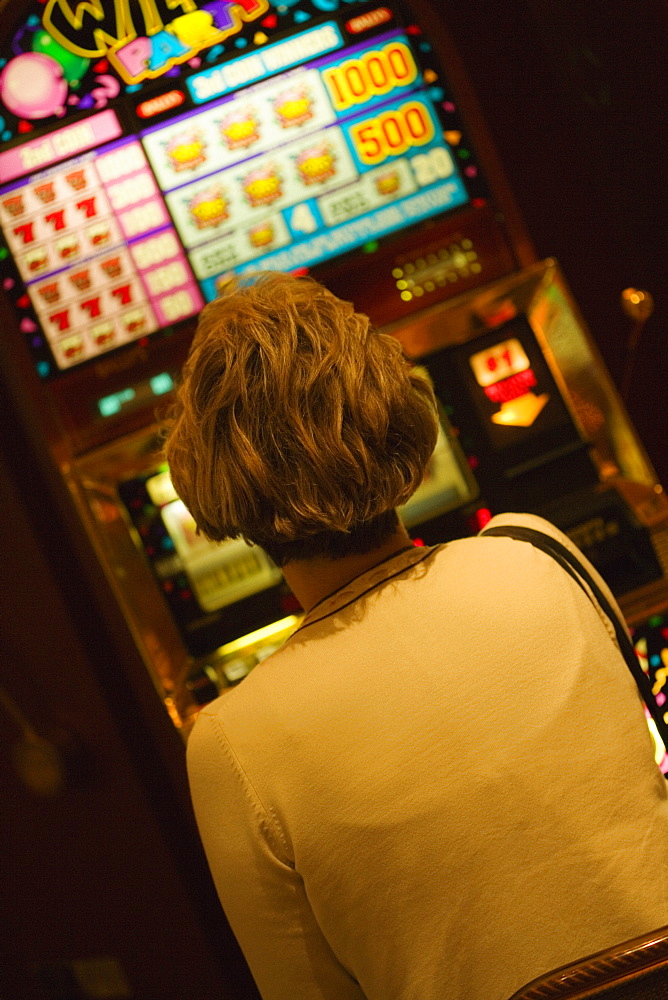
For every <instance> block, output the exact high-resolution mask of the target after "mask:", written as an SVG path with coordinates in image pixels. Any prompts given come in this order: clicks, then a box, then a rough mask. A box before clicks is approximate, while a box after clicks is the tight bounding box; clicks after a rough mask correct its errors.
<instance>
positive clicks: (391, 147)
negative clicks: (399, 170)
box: [350, 101, 434, 164]
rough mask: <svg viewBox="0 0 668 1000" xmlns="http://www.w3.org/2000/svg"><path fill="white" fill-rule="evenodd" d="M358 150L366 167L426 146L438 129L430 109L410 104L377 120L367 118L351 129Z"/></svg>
mask: <svg viewBox="0 0 668 1000" xmlns="http://www.w3.org/2000/svg"><path fill="white" fill-rule="evenodd" d="M350 135H351V137H352V140H353V142H354V144H355V149H356V150H357V154H358V156H359V158H360V160H361V161H362V162H363V163H369V164H376V163H382V161H383V160H385V159H387V157H388V156H399V155H400V154H401V153H405V152H406V150H407V149H410V147H411V146H424V145H425V144H426V143H428V142H431V140H432V139H433V138H434V126H433V123H432V120H431V116H430V114H429V112H428V111H427V108H426V107H425V106H424V104H422V103H421V102H420V101H409V102H408V103H407V104H402V106H401V107H400V108H395V109H394V110H392V111H385V112H384V113H383V114H382V115H378V117H377V118H366V119H365V120H364V121H362V122H357V124H355V125H353V126H352V127H351V129H350Z"/></svg>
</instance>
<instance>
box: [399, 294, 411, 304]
mask: <svg viewBox="0 0 668 1000" xmlns="http://www.w3.org/2000/svg"><path fill="white" fill-rule="evenodd" d="M401 297H402V299H403V300H404V302H410V300H411V299H412V298H413V295H412V294H411V292H402V293H401Z"/></svg>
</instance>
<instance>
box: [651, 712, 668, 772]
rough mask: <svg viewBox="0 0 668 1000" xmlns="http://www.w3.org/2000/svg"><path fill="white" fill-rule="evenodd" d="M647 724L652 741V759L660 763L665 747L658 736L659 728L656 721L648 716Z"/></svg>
mask: <svg viewBox="0 0 668 1000" xmlns="http://www.w3.org/2000/svg"><path fill="white" fill-rule="evenodd" d="M647 726H648V728H649V731H650V734H651V737H652V740H653V742H654V760H655V761H656V763H657V764H660V763H661V761H662V760H663V758H664V756H665V753H666V748H665V746H664V745H663V740H662V739H661V737H660V736H659V730H658V729H657V728H656V722H655V721H654V719H652V718H648V719H647Z"/></svg>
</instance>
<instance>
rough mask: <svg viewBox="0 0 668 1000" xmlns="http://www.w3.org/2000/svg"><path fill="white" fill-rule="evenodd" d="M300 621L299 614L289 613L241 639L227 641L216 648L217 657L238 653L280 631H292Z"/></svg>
mask: <svg viewBox="0 0 668 1000" xmlns="http://www.w3.org/2000/svg"><path fill="white" fill-rule="evenodd" d="M299 622H300V618H299V616H298V615H288V617H287V618H281V619H280V621H277V622H272V623H271V625H265V626H264V628H258V629H256V630H255V632H249V633H248V635H243V636H241V638H240V639H233V640H232V642H227V643H225V645H224V646H221V647H220V648H219V649H217V650H216V657H223V656H229V655H230V653H236V652H238V651H239V650H240V649H245V648H246V647H247V646H252V645H254V644H255V643H257V642H263V641H264V640H265V639H271V638H272V637H273V636H275V635H278V634H279V633H280V632H287V631H291V630H292V629H295V628H297V625H298V624H299Z"/></svg>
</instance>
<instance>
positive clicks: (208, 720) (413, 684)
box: [188, 515, 668, 1000]
mask: <svg viewBox="0 0 668 1000" xmlns="http://www.w3.org/2000/svg"><path fill="white" fill-rule="evenodd" d="M492 523H493V524H503V523H508V524H510V523H513V524H524V525H527V526H529V527H537V528H539V529H542V530H544V531H547V532H548V533H550V534H552V535H553V536H554V537H556V538H559V539H560V540H561V541H562V543H564V544H566V545H568V546H569V547H570V548H571V549H572V550H573V551H576V550H574V549H573V546H572V545H571V544H570V542H569V541H568V539H565V538H564V536H563V535H561V534H560V533H559V532H558V531H556V529H554V528H553V527H552V526H551V525H548V524H547V523H546V522H545V521H542V520H541V519H539V518H536V517H533V516H529V515H502V516H500V517H497V518H494V520H493V522H492ZM589 568H590V570H591V567H589ZM608 593H609V592H608ZM188 763H189V773H190V781H191V788H192V796H193V802H194V806H195V812H196V816H197V820H198V824H199V828H200V831H201V835H202V840H203V842H204V846H205V849H206V852H207V855H208V858H209V863H210V866H211V871H212V873H213V877H214V880H215V883H216V886H217V889H218V892H219V895H220V899H221V902H222V904H223V907H224V909H225V912H226V914H227V917H228V919H229V921H230V924H231V926H232V928H233V930H234V932H235V934H236V936H237V938H238V940H239V943H240V945H241V947H242V949H243V951H244V953H245V955H246V958H247V960H248V963H249V965H250V967H251V970H252V972H253V974H254V976H255V979H256V981H257V984H258V986H259V989H260V991H261V993H262V996H263V997H264V998H265V1000H363V998H366V1000H507V998H508V997H509V996H510V995H511V994H512V993H513V992H514V991H515V990H516V989H518V988H519V987H520V986H521V985H523V984H524V983H525V982H526V981H528V980H530V979H532V978H533V977H535V976H537V975H539V974H540V973H542V972H546V971H548V970H550V969H552V968H554V967H556V966H559V965H561V964H564V963H566V962H569V961H571V960H574V959H576V958H579V957H582V956H584V955H586V954H588V953H591V952H593V951H596V950H598V949H600V948H604V947H607V946H609V945H612V944H615V943H617V942H620V941H623V940H625V939H626V938H629V937H632V936H634V935H637V934H641V933H643V932H645V931H649V930H652V929H654V928H656V927H659V926H661V925H663V924H668V802H667V800H666V781H665V779H664V778H663V776H662V775H661V773H660V772H659V770H658V768H657V767H656V765H655V763H654V759H653V748H652V745H651V741H650V737H649V733H648V729H647V726H646V724H645V719H644V716H643V711H642V708H641V705H640V702H639V698H638V695H637V693H636V688H635V685H634V682H633V680H632V678H631V676H630V674H629V671H628V669H627V667H626V665H625V663H624V661H623V660H622V658H621V655H620V654H619V653H618V652H617V650H616V647H615V646H614V645H613V641H612V639H611V626H610V625H609V623H608V622H607V620H606V619H605V618H604V617H603V615H602V613H601V614H598V613H597V610H596V609H595V608H594V607H593V606H592V604H591V603H590V602H589V601H588V600H587V598H586V596H585V595H584V594H583V593H582V591H581V590H580V589H579V587H578V586H577V585H576V583H575V582H574V581H572V580H571V579H570V578H569V577H568V575H567V574H566V573H565V572H564V571H563V570H562V569H561V568H560V567H559V566H558V565H557V564H556V563H555V562H554V561H553V560H552V559H551V558H550V557H549V556H547V555H545V554H544V553H542V552H540V551H538V550H536V549H534V548H532V547H531V546H530V545H527V544H525V543H523V542H517V541H513V540H511V539H508V538H494V537H491V538H482V537H478V538H467V539H462V540H459V541H455V542H451V543H449V544H447V545H443V546H436V547H434V548H431V549H429V548H423V549H419V548H415V549H411V550H409V551H406V552H404V553H401V554H399V555H396V556H394V557H393V558H391V559H389V560H387V561H385V562H383V563H382V564H381V565H379V566H378V567H376V568H375V569H373V570H371V571H369V572H367V573H365V574H364V575H363V576H361V577H358V578H357V579H356V580H355V581H353V582H352V583H351V584H349V585H347V586H346V587H344V588H342V589H341V590H339V591H338V592H336V593H335V594H334V595H333V596H332V597H331V598H328V599H326V600H325V601H323V602H321V603H320V604H319V605H318V606H317V607H316V608H315V609H314V610H313V611H312V612H311V614H309V616H308V617H307V618H306V620H305V622H304V624H303V625H302V627H301V628H300V629H299V631H297V632H296V633H295V635H294V636H293V637H292V638H291V639H290V640H289V641H288V642H287V644H286V645H285V646H284V647H283V648H282V649H281V650H280V651H279V652H277V653H275V654H274V655H273V656H271V657H270V658H269V659H268V660H266V661H265V662H264V663H262V664H261V665H260V666H259V667H257V668H256V670H254V671H253V673H252V674H251V675H250V676H249V677H248V678H247V679H246V680H244V681H243V682H242V683H241V684H240V685H239V686H238V687H236V688H234V689H232V690H230V691H229V692H228V693H226V694H224V695H222V696H221V697H220V698H218V699H217V700H216V701H214V702H213V703H212V704H211V705H209V706H207V707H206V708H205V709H204V710H203V711H202V713H201V715H200V717H199V718H198V720H197V723H196V724H195V727H194V730H193V733H192V735H191V738H190V741H189V745H188Z"/></svg>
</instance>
